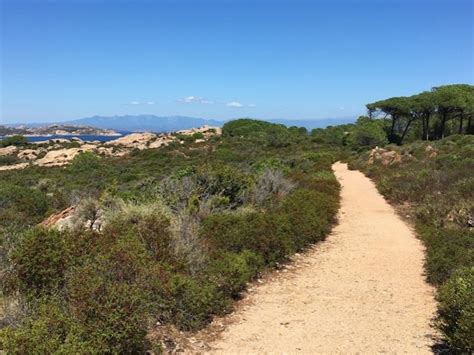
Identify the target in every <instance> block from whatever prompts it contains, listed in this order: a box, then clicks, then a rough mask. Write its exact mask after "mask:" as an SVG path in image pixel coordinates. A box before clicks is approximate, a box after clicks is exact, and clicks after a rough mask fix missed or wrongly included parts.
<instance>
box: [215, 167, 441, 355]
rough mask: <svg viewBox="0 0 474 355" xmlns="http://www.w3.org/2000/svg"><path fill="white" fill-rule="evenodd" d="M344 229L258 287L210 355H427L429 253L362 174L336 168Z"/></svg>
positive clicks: (430, 293) (339, 227) (431, 310)
mask: <svg viewBox="0 0 474 355" xmlns="http://www.w3.org/2000/svg"><path fill="white" fill-rule="evenodd" d="M333 169H334V171H335V173H336V176H337V178H338V180H339V181H340V183H341V185H342V192H341V193H342V207H341V211H340V215H339V224H338V225H337V226H336V227H335V228H334V230H333V232H332V233H331V235H330V236H329V237H328V239H327V241H325V242H324V243H321V244H320V245H319V246H317V247H314V248H313V249H312V250H310V251H309V252H307V253H305V254H304V255H303V256H302V257H300V258H299V260H297V261H296V263H295V265H294V266H295V267H294V268H293V269H291V270H289V272H287V273H280V275H281V276H279V277H276V278H275V280H272V281H269V282H268V283H264V284H262V285H258V286H256V287H255V288H254V290H253V291H252V292H250V294H249V296H248V298H247V299H246V301H245V305H244V306H242V307H240V309H239V310H238V311H237V312H236V313H235V314H233V315H231V316H230V318H231V320H230V322H231V323H230V325H229V326H228V327H227V329H225V330H224V331H223V332H222V333H221V336H220V337H219V339H217V340H216V341H214V342H212V343H211V344H209V346H210V347H211V349H212V350H211V351H210V352H211V353H225V354H229V353H259V354H261V353H278V354H282V353H286V354H295V353H301V354H315V353H355V352H360V353H376V352H389V353H395V352H396V353H400V352H401V353H417V354H418V353H429V352H430V346H431V344H432V343H433V340H432V336H433V333H434V331H433V330H432V329H431V327H430V320H431V318H432V317H433V315H434V312H435V301H434V299H433V293H434V292H433V289H432V288H431V287H430V286H428V285H427V284H426V283H425V281H424V277H423V257H424V256H423V248H422V246H421V244H420V242H419V241H418V240H417V239H416V237H415V236H414V234H413V232H412V231H411V230H410V229H409V228H408V226H407V225H406V224H405V223H404V222H403V221H402V220H401V219H400V218H399V217H398V216H397V215H396V213H395V211H394V209H393V208H392V207H391V206H390V205H389V204H388V203H387V202H386V201H385V200H384V199H383V197H382V196H381V195H380V194H379V193H378V192H377V190H376V188H375V186H374V184H373V183H372V182H371V181H370V180H369V179H368V178H366V177H365V176H364V175H363V174H362V173H360V172H357V171H350V170H348V169H347V166H346V165H345V164H341V163H336V164H334V166H333Z"/></svg>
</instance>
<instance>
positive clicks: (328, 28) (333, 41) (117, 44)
mask: <svg viewBox="0 0 474 355" xmlns="http://www.w3.org/2000/svg"><path fill="white" fill-rule="evenodd" d="M0 3H1V25H0V26H1V42H2V43H1V45H2V47H1V57H0V59H1V77H0V79H1V92H0V98H1V101H0V105H1V110H0V123H7V122H10V123H11V122H40V121H54V120H68V119H75V118H82V117H87V116H92V115H96V114H97V115H116V114H141V113H147V114H157V115H189V116H196V117H205V118H214V119H229V118H236V117H245V116H247V117H258V118H294V119H310V118H324V117H344V116H352V115H358V114H362V113H364V106H365V104H366V103H368V102H371V101H374V100H377V99H381V98H385V97H389V96H398V95H410V94H413V93H416V92H418V91H422V90H427V89H429V88H431V87H432V86H436V85H441V84H448V83H461V82H462V83H473V80H474V79H473V48H474V43H473V8H472V1H471V0H445V1H437V0H398V1H390V0H388V1H387V0H378V1H377V0H371V1H369V0H358V1H356V0H352V1H350V0H347V1H342V0H340V1H338V0H336V1H329V0H328V1H298V0H296V1H295V0H294V1H290V0H288V1H225V0H222V1H192V2H191V1H179V0H177V1H140V0H138V1H136V0H134V1H132V0H130V1H107V0H101V1H99V0H95V1H94V0H82V1H79V0H77V1H74V0H69V1H68V0H62V1H61V0H56V1H45V0H43V1H40V0H36V1H35V0H30V1H24V0H0Z"/></svg>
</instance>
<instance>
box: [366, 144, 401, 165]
mask: <svg viewBox="0 0 474 355" xmlns="http://www.w3.org/2000/svg"><path fill="white" fill-rule="evenodd" d="M376 161H379V162H381V163H382V165H384V166H387V165H392V164H396V163H400V162H401V161H402V156H401V155H400V154H399V153H398V152H396V151H394V150H386V149H383V148H379V147H375V148H374V149H372V150H371V151H370V154H369V159H368V160H367V164H369V165H372V164H374V163H375V162H376Z"/></svg>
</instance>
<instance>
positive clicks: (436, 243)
mask: <svg viewBox="0 0 474 355" xmlns="http://www.w3.org/2000/svg"><path fill="white" fill-rule="evenodd" d="M417 232H418V235H419V236H420V238H421V239H422V240H423V241H424V243H425V244H426V245H427V246H428V248H427V258H426V261H425V266H426V271H427V275H428V281H429V282H431V283H433V284H435V285H442V284H443V283H444V282H445V281H446V280H447V279H448V278H449V277H450V276H451V275H452V274H453V273H454V272H455V271H456V270H457V269H458V268H460V267H462V266H465V265H474V231H470V230H462V229H459V228H449V229H446V228H439V227H427V226H426V225H423V224H418V225H417Z"/></svg>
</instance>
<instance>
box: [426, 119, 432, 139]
mask: <svg viewBox="0 0 474 355" xmlns="http://www.w3.org/2000/svg"><path fill="white" fill-rule="evenodd" d="M430 118H431V113H428V114H426V140H427V141H429V140H430Z"/></svg>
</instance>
